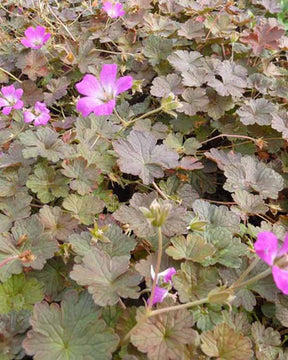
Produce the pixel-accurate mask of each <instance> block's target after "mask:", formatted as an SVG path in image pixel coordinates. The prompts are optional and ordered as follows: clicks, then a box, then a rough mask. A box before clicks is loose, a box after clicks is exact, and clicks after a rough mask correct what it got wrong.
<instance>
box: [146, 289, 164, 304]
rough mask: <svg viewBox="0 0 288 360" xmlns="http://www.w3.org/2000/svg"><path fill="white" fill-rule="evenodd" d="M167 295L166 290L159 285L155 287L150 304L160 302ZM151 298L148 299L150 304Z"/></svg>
mask: <svg viewBox="0 0 288 360" xmlns="http://www.w3.org/2000/svg"><path fill="white" fill-rule="evenodd" d="M167 295H168V290H167V289H164V288H161V287H160V286H156V287H155V293H154V297H153V300H152V305H154V304H157V303H159V302H162V301H163V300H164V299H165V297H166V296H167ZM150 301H151V298H149V299H148V305H150Z"/></svg>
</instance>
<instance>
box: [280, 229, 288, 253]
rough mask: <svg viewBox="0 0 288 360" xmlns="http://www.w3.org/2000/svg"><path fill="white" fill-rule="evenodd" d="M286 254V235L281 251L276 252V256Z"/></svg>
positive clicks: (287, 251) (287, 237) (287, 238)
mask: <svg viewBox="0 0 288 360" xmlns="http://www.w3.org/2000/svg"><path fill="white" fill-rule="evenodd" d="M287 253H288V233H287V234H286V236H285V239H284V242H283V244H282V246H281V249H280V250H279V251H278V256H279V257H280V256H282V255H284V254H287Z"/></svg>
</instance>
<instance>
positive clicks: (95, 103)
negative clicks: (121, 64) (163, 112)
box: [76, 64, 133, 116]
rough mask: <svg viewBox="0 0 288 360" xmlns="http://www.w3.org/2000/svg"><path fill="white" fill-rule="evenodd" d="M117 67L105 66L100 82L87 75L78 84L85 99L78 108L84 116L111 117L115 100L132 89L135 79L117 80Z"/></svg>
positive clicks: (78, 104) (128, 77) (124, 77)
mask: <svg viewBox="0 0 288 360" xmlns="http://www.w3.org/2000/svg"><path fill="white" fill-rule="evenodd" d="M116 75H117V65H116V64H106V65H103V67H102V70H101V73H100V81H98V80H97V78H96V77H95V76H93V75H90V74H87V75H85V76H84V78H83V80H82V81H80V82H79V83H78V84H76V88H77V90H78V92H79V93H80V94H82V95H85V97H83V98H81V99H79V100H78V102H77V105H76V108H77V110H78V111H80V112H81V113H82V115H83V116H88V115H89V114H90V113H92V112H94V114H95V115H111V114H112V112H113V109H114V107H115V104H116V101H115V98H116V96H117V95H119V94H121V93H122V92H124V91H126V90H129V89H130V88H131V87H132V83H133V78H132V77H131V76H123V77H121V78H119V79H116Z"/></svg>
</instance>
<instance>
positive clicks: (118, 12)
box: [114, 3, 125, 17]
mask: <svg viewBox="0 0 288 360" xmlns="http://www.w3.org/2000/svg"><path fill="white" fill-rule="evenodd" d="M122 7H123V5H122V4H120V3H116V4H115V6H114V8H115V15H116V17H118V16H123V15H125V11H123V10H122Z"/></svg>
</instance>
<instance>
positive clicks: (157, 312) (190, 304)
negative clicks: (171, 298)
mask: <svg viewBox="0 0 288 360" xmlns="http://www.w3.org/2000/svg"><path fill="white" fill-rule="evenodd" d="M207 302H208V298H204V299H200V300H195V301H190V302H188V303H186V304H181V305H176V306H169V307H165V308H162V309H158V310H153V311H151V312H150V313H148V317H152V316H156V315H160V314H163V313H165V312H169V311H177V310H181V309H187V308H190V307H194V306H199V305H202V304H205V303H207Z"/></svg>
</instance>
